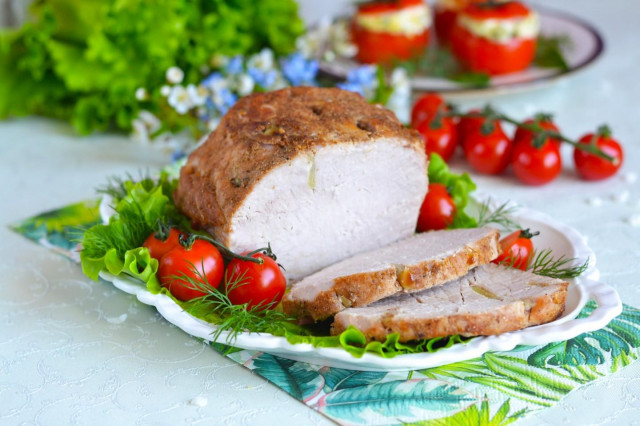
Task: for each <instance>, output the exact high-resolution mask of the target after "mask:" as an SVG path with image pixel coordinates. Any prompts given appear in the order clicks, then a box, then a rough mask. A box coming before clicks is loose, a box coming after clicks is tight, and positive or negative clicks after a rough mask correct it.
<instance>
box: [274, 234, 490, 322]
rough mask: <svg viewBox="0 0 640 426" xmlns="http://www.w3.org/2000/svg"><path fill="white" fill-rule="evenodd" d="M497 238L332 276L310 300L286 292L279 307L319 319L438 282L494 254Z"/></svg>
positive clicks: (463, 271) (487, 237)
mask: <svg viewBox="0 0 640 426" xmlns="http://www.w3.org/2000/svg"><path fill="white" fill-rule="evenodd" d="M499 238H500V234H499V232H498V231H497V230H495V229H494V230H492V232H491V233H489V234H488V235H486V236H485V237H483V238H481V239H479V240H477V241H474V242H473V243H470V244H468V245H466V246H465V247H464V248H462V249H461V250H459V251H458V252H456V253H455V254H454V255H453V256H448V257H445V258H441V259H433V260H426V261H424V262H420V263H418V264H415V265H396V267H395V268H388V269H385V270H383V271H375V272H363V273H359V274H353V275H348V276H344V277H338V278H335V279H334V280H333V287H332V288H331V289H330V290H325V291H323V292H321V293H320V294H319V295H318V296H317V297H316V298H315V299H314V300H312V301H309V300H298V299H293V298H292V297H291V293H287V294H286V295H285V296H284V298H283V300H282V308H283V310H284V312H285V313H287V314H288V315H293V316H295V317H297V318H301V319H302V318H311V319H313V321H320V320H324V319H326V318H329V317H330V316H332V315H335V314H336V313H338V312H340V311H342V310H344V309H346V308H349V307H357V306H366V305H368V304H369V303H373V302H375V301H376V300H380V299H383V298H385V297H388V296H391V295H393V294H395V293H398V292H401V291H406V292H410V293H413V292H416V291H421V290H425V289H427V288H429V287H433V286H436V285H441V284H444V283H446V282H449V281H451V280H453V279H456V278H458V277H461V276H464V275H465V274H466V273H467V272H468V271H469V270H471V269H472V268H475V267H476V266H479V265H484V264H486V263H489V262H491V261H492V260H493V259H495V258H496V257H498V254H499V252H498V249H499ZM340 296H342V297H344V298H346V299H347V300H349V301H351V305H349V306H345V304H344V303H342V302H341V298H340Z"/></svg>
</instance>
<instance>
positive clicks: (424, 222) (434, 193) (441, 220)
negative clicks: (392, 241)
mask: <svg viewBox="0 0 640 426" xmlns="http://www.w3.org/2000/svg"><path fill="white" fill-rule="evenodd" d="M455 215H456V205H455V204H454V203H453V199H452V198H451V196H450V195H449V192H448V191H447V187H446V186H444V185H443V184H441V183H430V184H429V192H427V196H426V197H425V198H424V201H423V202H422V207H420V216H419V217H418V226H417V227H416V228H417V230H418V232H424V231H429V230H432V229H444V228H446V227H447V226H449V225H451V223H453V218H454V217H455Z"/></svg>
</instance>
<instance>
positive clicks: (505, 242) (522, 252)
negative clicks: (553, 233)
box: [492, 229, 539, 271]
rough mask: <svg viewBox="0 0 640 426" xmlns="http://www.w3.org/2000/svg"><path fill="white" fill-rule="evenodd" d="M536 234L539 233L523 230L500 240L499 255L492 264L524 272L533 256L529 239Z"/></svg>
mask: <svg viewBox="0 0 640 426" xmlns="http://www.w3.org/2000/svg"><path fill="white" fill-rule="evenodd" d="M538 234H539V232H533V233H532V232H530V231H529V230H528V229H524V230H518V231H515V232H513V233H511V234H509V235H507V236H506V237H504V238H503V239H501V240H500V255H499V256H498V257H497V258H496V259H494V260H493V261H492V262H493V263H496V264H501V263H502V264H506V265H510V266H513V267H514V268H518V269H522V270H523V271H524V270H526V269H527V266H528V265H529V259H530V258H531V256H533V243H532V242H531V238H532V237H534V236H536V235H538Z"/></svg>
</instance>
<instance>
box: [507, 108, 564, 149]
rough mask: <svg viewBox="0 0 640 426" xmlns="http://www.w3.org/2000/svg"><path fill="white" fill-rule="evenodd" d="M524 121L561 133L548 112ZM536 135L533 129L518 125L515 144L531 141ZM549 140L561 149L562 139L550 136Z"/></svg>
mask: <svg viewBox="0 0 640 426" xmlns="http://www.w3.org/2000/svg"><path fill="white" fill-rule="evenodd" d="M524 123H525V124H537V125H538V126H540V127H542V128H543V129H544V130H550V131H554V132H557V133H560V129H559V128H558V126H556V124H555V123H554V122H553V119H552V117H551V116H550V115H548V114H538V115H536V116H535V117H534V118H529V119H527V120H525V121H524ZM534 136H535V134H534V132H532V131H531V130H527V129H525V128H524V127H518V128H517V129H516V134H515V135H514V136H513V144H514V145H517V144H518V143H520V142H522V141H524V142H530V141H531V140H533V138H534ZM549 141H551V143H553V144H554V145H555V146H556V148H558V149H560V145H561V142H560V140H558V139H555V138H549Z"/></svg>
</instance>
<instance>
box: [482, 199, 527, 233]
mask: <svg viewBox="0 0 640 426" xmlns="http://www.w3.org/2000/svg"><path fill="white" fill-rule="evenodd" d="M490 204H491V199H488V200H487V201H486V202H484V203H481V204H480V208H479V210H478V219H477V222H478V227H482V226H487V225H489V224H496V225H499V226H501V227H502V228H504V229H505V230H516V229H520V228H521V226H520V224H518V222H516V221H515V220H513V219H512V218H511V215H512V214H513V213H514V211H515V207H514V206H509V205H508V204H509V203H508V202H506V203H503V204H501V205H500V206H498V208H496V209H494V210H492V209H491V208H490V207H489V205H490Z"/></svg>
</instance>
